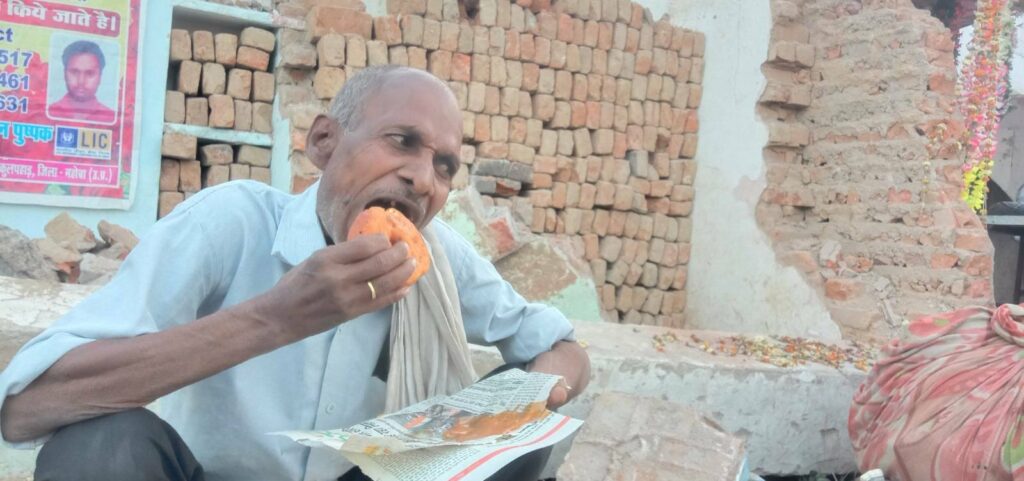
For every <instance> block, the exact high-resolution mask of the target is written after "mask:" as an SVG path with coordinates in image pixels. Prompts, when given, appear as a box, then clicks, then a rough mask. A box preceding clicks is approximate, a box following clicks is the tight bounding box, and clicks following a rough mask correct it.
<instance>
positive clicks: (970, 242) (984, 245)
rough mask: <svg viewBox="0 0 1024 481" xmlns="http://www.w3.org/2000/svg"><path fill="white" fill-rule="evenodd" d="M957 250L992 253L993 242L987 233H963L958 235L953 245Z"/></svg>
mask: <svg viewBox="0 0 1024 481" xmlns="http://www.w3.org/2000/svg"><path fill="white" fill-rule="evenodd" d="M953 246H954V247H956V248H957V249H964V250H969V251H974V252H991V251H992V241H991V240H989V237H988V235H987V234H986V233H985V231H962V232H958V233H957V235H956V241H955V242H954V244H953Z"/></svg>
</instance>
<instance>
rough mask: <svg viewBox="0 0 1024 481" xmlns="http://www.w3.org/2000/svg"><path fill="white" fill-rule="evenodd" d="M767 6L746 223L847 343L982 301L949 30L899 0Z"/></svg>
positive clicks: (984, 288)
mask: <svg viewBox="0 0 1024 481" xmlns="http://www.w3.org/2000/svg"><path fill="white" fill-rule="evenodd" d="M772 9H773V15H774V17H775V22H776V23H775V27H774V29H773V32H772V43H771V45H770V47H769V58H768V61H767V62H766V63H765V65H764V68H763V70H764V72H765V75H766V77H767V78H768V80H769V85H768V88H766V90H765V93H764V96H763V97H762V99H761V105H760V107H759V109H760V110H761V113H762V116H763V118H765V119H766V121H768V122H769V132H770V134H769V137H770V138H769V142H768V144H767V146H766V147H765V152H764V154H765V163H766V165H767V169H768V172H767V180H768V185H767V187H766V188H765V190H764V192H763V194H762V196H761V202H760V205H759V206H758V220H759V222H760V225H761V226H762V228H763V229H764V230H765V231H766V232H767V233H768V235H769V236H770V237H771V238H772V239H773V242H774V245H775V249H776V253H777V255H778V258H779V259H780V261H782V262H785V263H788V264H790V265H793V266H794V267H796V268H797V269H799V270H800V271H802V272H803V273H804V274H805V276H806V278H807V280H808V282H810V283H811V284H812V285H814V286H816V288H817V289H818V290H819V292H821V293H822V295H823V296H824V298H825V300H826V305H827V307H828V310H829V312H830V314H831V316H832V318H833V319H834V320H835V321H836V323H837V324H839V326H840V328H841V329H842V331H843V335H844V337H848V338H877V339H886V338H889V337H891V335H892V334H893V333H894V332H895V328H896V327H897V326H899V325H900V324H901V323H902V322H904V321H905V320H906V319H908V318H911V317H913V316H915V315H918V314H921V313H929V312H939V311H943V310H947V309H950V308H953V307H956V306H962V305H967V304H984V303H990V302H991V298H992V286H991V280H990V277H991V273H992V245H991V242H990V241H989V239H988V236H987V234H986V232H985V229H984V227H983V226H982V224H981V223H980V221H979V220H978V218H977V216H975V215H974V214H973V213H972V212H971V211H970V210H969V209H968V208H967V206H966V205H965V204H964V203H963V202H962V201H961V200H960V195H959V191H960V182H961V180H960V163H961V157H960V155H961V153H960V152H959V150H958V148H957V145H956V140H957V138H958V136H959V129H960V128H961V127H960V123H959V122H958V121H957V115H956V111H957V110H956V105H955V99H956V97H955V92H954V90H955V78H954V76H955V68H954V62H953V42H952V40H951V36H950V32H949V31H948V30H947V29H946V28H945V27H943V26H942V24H941V23H940V22H939V21H938V20H936V19H935V18H933V17H932V16H931V15H930V14H929V13H928V12H927V11H924V10H918V9H916V8H914V6H913V5H912V3H911V0H881V1H852V0H794V1H784V0H783V1H775V2H773V3H772ZM811 53H813V56H811ZM808 88H810V89H811V90H810V91H808Z"/></svg>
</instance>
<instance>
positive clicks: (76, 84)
mask: <svg viewBox="0 0 1024 481" xmlns="http://www.w3.org/2000/svg"><path fill="white" fill-rule="evenodd" d="M49 64H50V71H49V76H48V79H47V92H46V116H47V117H49V118H51V119H55V120H70V121H75V122H85V123H92V124H104V125H111V124H113V123H114V122H115V121H116V120H117V112H118V92H119V91H120V84H121V51H120V47H119V45H118V44H117V43H116V42H114V41H110V40H105V39H100V38H96V37H93V36H91V35H74V34H63V33H54V34H53V36H52V37H51V40H50V62H49Z"/></svg>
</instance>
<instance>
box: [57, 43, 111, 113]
mask: <svg viewBox="0 0 1024 481" xmlns="http://www.w3.org/2000/svg"><path fill="white" fill-rule="evenodd" d="M102 74H103V70H102V69H101V68H100V61H99V59H98V58H96V56H95V55H93V54H91V53H80V54H78V55H75V56H72V57H71V59H69V60H68V65H67V66H66V67H64V82H65V83H66V84H67V87H68V95H71V98H72V99H75V100H77V101H79V102H87V101H89V100H92V99H94V98H96V89H98V88H99V86H100V79H101V76H102Z"/></svg>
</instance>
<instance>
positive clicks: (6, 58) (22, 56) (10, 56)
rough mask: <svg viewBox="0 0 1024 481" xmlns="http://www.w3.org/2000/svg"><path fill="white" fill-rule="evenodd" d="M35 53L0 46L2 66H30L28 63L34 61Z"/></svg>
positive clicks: (0, 64) (0, 63) (0, 62)
mask: <svg viewBox="0 0 1024 481" xmlns="http://www.w3.org/2000/svg"><path fill="white" fill-rule="evenodd" d="M33 55H35V52H26V51H24V50H8V49H6V48H0V66H2V65H14V66H15V67H28V63H29V62H31V61H32V56H33Z"/></svg>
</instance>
